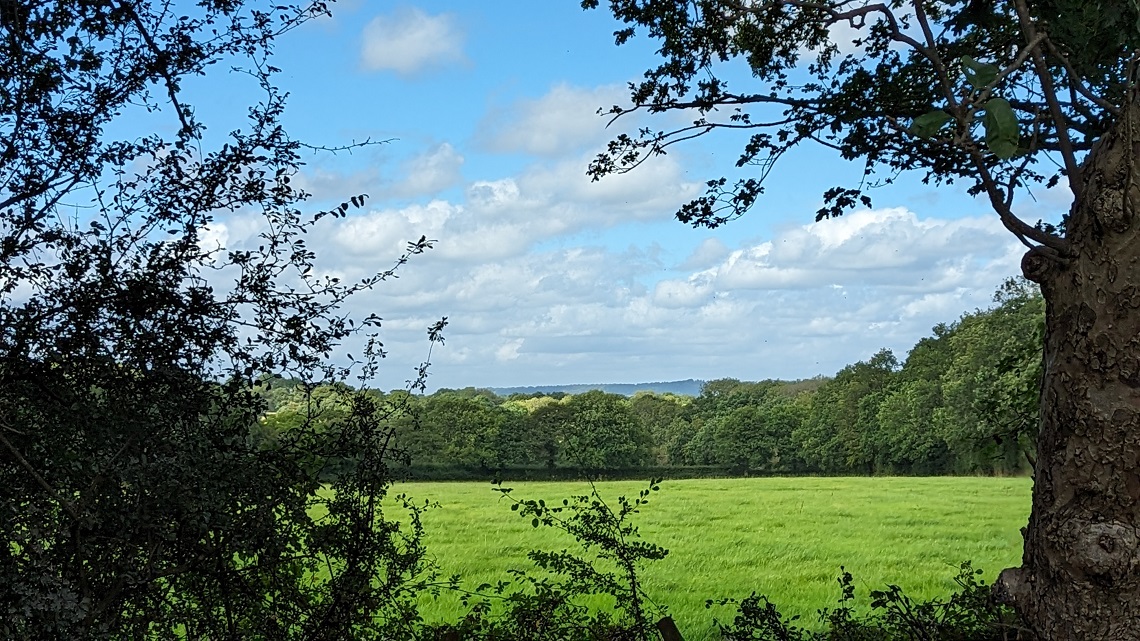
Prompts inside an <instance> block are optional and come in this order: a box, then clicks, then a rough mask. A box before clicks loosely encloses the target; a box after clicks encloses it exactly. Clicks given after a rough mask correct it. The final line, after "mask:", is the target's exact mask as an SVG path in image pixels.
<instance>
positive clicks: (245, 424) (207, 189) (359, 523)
mask: <svg viewBox="0 0 1140 641" xmlns="http://www.w3.org/2000/svg"><path fill="white" fill-rule="evenodd" d="M179 11H185V12H186V13H185V14H184V15H180V13H176V12H173V11H172V10H171V9H170V7H169V6H168V5H167V4H166V3H160V2H148V1H145V0H125V1H123V0H84V1H70V0H67V1H65V0H58V1H56V0H26V1H19V2H13V1H10V0H9V1H4V2H0V59H3V61H4V62H3V65H0V505H2V506H3V507H2V508H0V540H2V541H3V543H2V544H0V637H3V638H5V639H37V640H38V639H145V638H162V639H168V638H193V639H207V638H208V639H343V638H354V639H369V638H394V636H399V635H400V634H401V633H402V632H401V631H406V630H410V629H411V626H412V624H413V623H414V621H415V619H416V613H415V609H414V595H415V592H416V586H417V585H418V583H419V582H420V579H421V577H422V576H423V575H425V572H426V571H427V570H428V566H427V564H426V563H425V562H424V560H423V550H422V547H421V546H420V542H419V534H420V528H419V521H418V509H417V508H413V507H410V506H409V509H410V510H411V517H410V519H405V525H402V526H401V525H398V524H397V523H396V521H393V520H390V519H387V518H386V517H385V516H384V514H383V511H382V510H381V500H382V499H383V498H384V497H385V494H386V492H387V489H388V484H389V471H388V465H389V463H388V461H389V459H390V457H391V454H392V429H391V422H392V421H393V420H394V419H395V418H396V417H398V416H399V415H400V414H401V413H402V412H403V408H402V407H401V406H400V405H399V404H398V403H391V402H388V401H387V400H383V399H376V398H374V397H372V396H369V395H367V394H364V393H360V392H355V391H353V390H352V389H350V388H347V387H344V386H339V387H338V386H335V385H334V386H332V387H328V388H327V389H329V390H331V392H329V393H328V395H329V396H334V397H336V402H337V404H338V406H339V407H340V408H341V411H340V413H339V415H338V416H337V417H336V418H335V420H318V417H317V416H316V413H310V414H309V415H308V416H306V417H304V418H303V419H302V420H300V421H298V423H297V424H296V425H294V426H293V429H290V430H277V431H274V432H273V433H272V434H271V435H270V434H267V433H266V432H265V430H264V429H263V428H262V427H261V425H260V421H261V419H262V417H263V415H264V413H265V410H266V403H265V400H264V397H263V395H262V394H260V393H259V392H258V390H257V387H258V385H259V384H261V383H260V382H261V381H264V380H272V378H266V377H270V376H271V375H285V376H287V377H289V378H292V379H296V380H297V381H300V384H299V385H298V386H297V389H298V392H299V393H300V394H301V395H302V396H303V397H305V398H306V399H308V400H307V402H309V404H310V406H314V407H315V405H313V403H311V401H312V396H311V392H312V390H313V389H315V385H316V384H317V383H318V382H322V381H324V382H336V381H340V380H342V379H344V377H345V376H347V375H348V374H349V368H347V367H344V368H341V367H334V366H331V365H329V364H328V363H329V362H330V356H332V355H333V354H334V353H335V352H336V350H337V349H338V348H339V347H340V346H341V345H342V344H343V342H344V341H345V340H346V339H348V338H349V337H350V336H352V335H354V334H361V335H362V342H363V343H365V345H366V346H365V349H364V352H363V353H362V354H361V356H360V358H359V359H358V360H357V361H356V362H354V363H353V365H355V366H356V371H357V372H359V373H361V374H362V375H363V376H365V378H364V379H362V380H367V376H368V375H370V374H371V373H372V372H373V371H374V370H375V368H376V367H377V360H378V359H379V358H380V357H381V356H382V350H381V349H380V344H379V343H378V342H377V340H376V336H375V331H376V328H377V327H378V322H379V319H377V318H374V317H373V318H368V319H356V320H354V319H350V318H348V317H347V316H346V315H344V314H343V313H342V312H341V311H340V306H341V304H342V303H343V302H344V301H345V300H346V298H347V297H349V296H351V295H352V294H354V293H356V292H359V291H362V290H366V289H369V288H371V287H373V286H375V285H377V284H379V283H380V282H382V281H383V280H385V279H386V278H388V277H390V276H391V275H392V274H393V272H392V271H388V272H383V273H378V274H375V275H373V276H372V277H370V278H367V279H365V280H363V281H360V282H354V283H342V282H339V281H337V280H336V279H332V278H319V277H317V276H315V275H314V274H313V271H312V268H313V264H314V260H315V258H316V257H315V255H314V254H313V252H311V251H310V250H309V249H308V248H307V247H306V245H305V239H304V236H305V233H306V232H307V231H308V230H309V229H310V228H311V227H312V226H313V225H315V224H319V222H318V221H320V219H322V218H325V217H340V216H343V215H344V214H345V213H346V212H347V211H348V210H350V209H352V208H356V207H361V206H363V203H364V200H365V196H363V195H358V196H353V197H351V198H349V199H348V200H347V201H346V202H345V203H343V204H341V205H339V206H336V207H333V208H332V209H329V210H326V211H321V212H317V211H313V212H311V213H309V214H305V213H303V211H302V208H303V207H304V206H305V200H306V198H307V195H306V194H305V193H303V192H302V191H300V190H298V189H297V188H295V187H293V186H292V183H291V179H292V178H293V177H295V176H296V174H297V172H298V171H299V168H300V165H301V161H300V154H301V152H302V150H304V149H305V146H304V145H303V144H302V143H301V142H299V141H296V140H294V139H292V138H291V137H290V136H289V135H288V133H287V132H286V131H285V130H284V129H283V128H282V126H281V117H282V114H283V110H284V108H285V101H284V96H283V95H282V94H281V92H280V91H278V89H277V88H276V86H275V84H274V75H275V74H276V73H277V70H276V69H275V68H274V67H273V66H272V65H271V63H270V53H271V51H272V46H273V42H274V40H275V39H276V38H278V37H279V36H281V35H282V34H284V33H286V32H288V31H290V30H292V29H294V28H296V27H297V26H299V25H301V24H302V23H304V22H305V21H307V20H310V19H312V18H314V17H316V16H319V15H322V14H325V13H327V9H326V6H325V3H323V2H312V3H303V4H281V5H274V4H269V3H260V2H242V1H232V0H225V1H222V0H204V1H202V2H198V3H191V4H188V5H186V6H184V7H180V9H179ZM220 62H225V63H226V64H230V65H234V66H235V67H236V68H237V70H238V71H239V72H241V73H242V74H245V75H244V77H247V78H248V80H249V89H250V90H251V91H253V92H259V93H260V96H259V98H258V99H256V100H255V101H253V103H252V104H251V105H250V106H249V108H248V112H247V113H246V117H245V122H244V124H242V125H240V126H238V127H237V128H235V129H234V130H233V131H231V132H230V133H229V134H228V135H225V136H220V135H213V136H208V135H207V131H206V127H205V124H204V123H201V122H199V121H197V120H196V119H195V116H194V109H193V106H192V105H191V104H189V102H188V101H187V98H185V97H184V94H183V91H182V85H183V84H184V83H185V81H186V80H187V79H189V78H192V77H195V76H198V75H202V74H206V73H208V72H209V71H210V70H211V68H212V67H213V66H214V65H216V64H218V63H220ZM239 77H243V76H240V74H239ZM156 131H171V132H173V133H172V134H170V135H167V136H164V135H162V134H160V133H154V132H156ZM234 213H241V214H246V215H249V214H254V215H260V216H261V217H262V222H263V225H262V231H261V234H260V237H259V238H258V240H257V241H256V242H255V243H254V244H253V246H251V247H245V248H229V249H224V248H219V247H211V246H210V243H208V242H207V238H208V235H209V232H210V230H211V225H214V224H216V223H219V222H221V221H224V220H225V217H226V216H228V215H230V214H234ZM429 247H430V243H429V242H428V241H427V240H426V239H421V240H420V241H419V242H416V243H412V244H411V245H410V246H409V247H408V249H407V253H406V254H405V256H404V258H402V259H400V261H399V263H398V264H397V265H396V267H398V266H399V265H401V264H403V263H404V262H405V261H406V260H407V259H408V258H410V257H411V256H413V255H415V254H418V253H421V252H423V251H424V250H426V249H428V248H429ZM441 329H442V322H441V323H440V324H439V325H437V326H435V327H433V328H432V329H431V330H429V338H430V339H431V340H433V341H435V340H439V339H440V335H439V331H440V330H441ZM422 374H423V372H421V381H420V382H421V383H422ZM270 436H271V437H272V438H269V437H270ZM345 460H350V461H351V465H349V466H348V467H346V468H345V469H344V470H342V473H341V474H339V475H338V476H337V479H336V481H335V482H334V483H333V484H332V485H331V486H329V487H322V479H324V478H325V476H326V471H327V467H328V466H329V465H330V464H331V463H333V462H337V461H345ZM403 511H404V510H401V512H403Z"/></svg>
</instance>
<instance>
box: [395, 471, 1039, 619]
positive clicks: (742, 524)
mask: <svg viewBox="0 0 1140 641" xmlns="http://www.w3.org/2000/svg"><path fill="white" fill-rule="evenodd" d="M646 485H647V484H646V483H644V482H638V481H622V482H606V483H600V484H599V489H600V491H601V493H602V495H603V497H605V498H606V499H607V500H609V499H610V498H612V497H617V496H619V495H622V494H624V495H626V496H630V497H634V496H636V495H637V492H638V491H639V490H640V489H642V488H644V487H646ZM507 486H508V487H512V488H514V490H515V491H514V494H515V496H517V497H518V498H533V499H539V498H541V499H545V500H546V501H547V502H548V503H549V502H551V501H558V502H560V501H561V499H562V498H564V497H567V496H571V495H576V494H582V493H587V492H588V491H589V488H588V486H587V484H585V483H508V484H507ZM1030 489H1031V482H1030V480H1029V479H1027V478H979V477H940V478H898V477H890V478H885V477H878V478H750V479H694V480H678V481H665V482H663V483H662V484H661V491H660V492H657V493H654V494H653V495H652V496H651V500H650V504H649V505H648V506H646V508H645V509H644V510H643V511H642V513H641V514H640V515H639V517H638V519H637V521H636V522H637V523H638V524H639V525H640V528H641V534H642V536H643V537H644V538H645V539H647V540H649V541H652V542H654V543H657V544H659V545H662V546H664V547H666V548H668V549H669V556H668V557H667V558H666V559H664V560H663V561H659V562H657V563H655V564H651V565H649V566H648V568H647V569H646V571H645V574H644V576H643V579H644V582H645V587H646V590H647V591H648V593H649V595H650V596H651V597H652V598H653V600H654V601H656V602H657V603H659V604H666V605H668V607H669V611H670V613H671V614H672V616H673V617H674V618H675V619H676V620H677V622H678V624H679V626H680V628H681V631H682V633H684V635H685V638H686V640H689V641H692V640H697V639H706V638H707V639H713V638H716V636H717V635H716V634H715V631H714V628H713V617H714V616H718V614H719V616H720V617H721V618H722V619H727V618H730V617H731V612H730V611H728V610H725V609H717V608H714V609H712V610H709V609H706V608H705V601H706V600H707V599H717V598H722V597H744V596H747V595H748V594H749V593H751V592H752V591H754V590H755V591H757V592H759V593H761V594H767V595H768V596H769V597H770V598H771V599H772V600H773V602H775V603H776V604H777V605H778V606H780V608H781V610H782V611H783V612H785V613H787V614H800V615H801V616H802V618H803V620H804V621H807V622H809V623H811V622H814V621H815V618H816V615H815V612H816V610H817V609H819V608H820V607H829V606H831V605H832V604H834V603H835V601H836V599H837V598H838V597H839V586H838V583H837V582H836V578H837V577H838V576H839V574H840V566H844V567H846V569H847V570H848V571H849V572H851V573H852V574H853V575H854V577H855V585H856V588H857V590H858V594H859V596H860V597H861V598H862V599H863V600H864V602H865V601H866V596H867V592H868V591H869V590H871V589H878V588H881V587H883V586H885V585H886V584H888V583H894V584H897V585H900V586H902V587H903V588H904V589H905V590H906V591H907V593H908V594H909V595H911V596H914V597H920V598H928V597H935V596H939V595H944V594H946V593H948V592H949V591H950V590H951V588H952V587H953V581H952V578H953V577H954V576H955V575H956V574H957V571H958V565H959V564H960V563H961V562H962V561H965V560H971V561H973V563H974V567H975V568H981V569H983V570H985V574H984V578H985V579H986V581H987V582H990V581H992V580H993V579H994V578H995V577H996V576H997V573H998V572H999V571H1001V569H1002V568H1005V567H1009V566H1010V565H1015V564H1017V563H1018V561H1019V558H1020V555H1021V535H1020V532H1019V529H1020V528H1021V527H1022V526H1024V525H1025V522H1026V519H1027V517H1028V514H1029V506H1030ZM395 491H396V492H399V493H406V494H408V495H410V496H412V497H414V498H415V499H417V500H419V501H422V500H424V499H430V500H432V501H436V502H438V503H439V505H440V508H439V509H434V510H430V511H429V512H428V513H427V514H426V515H425V518H424V522H425V526H426V530H427V538H428V550H429V552H430V554H432V555H433V556H434V557H435V559H436V560H437V562H438V563H439V565H440V568H441V570H442V571H443V573H444V575H450V574H460V575H462V577H463V581H464V585H465V586H466V587H474V586H475V585H478V584H479V583H482V582H484V581H486V582H495V581H497V580H501V579H506V578H507V575H506V570H507V569H509V568H529V567H530V564H529V562H528V560H527V559H526V553H527V551H529V550H532V549H547V550H561V549H563V548H566V547H570V546H572V545H573V542H572V541H571V540H569V539H568V537H566V536H565V535H563V534H562V533H560V532H557V531H554V530H550V529H545V528H539V529H537V530H536V529H534V528H532V527H531V524H530V519H529V518H527V519H522V518H519V516H518V515H517V514H516V513H514V512H511V511H510V508H509V503H508V502H507V501H505V500H501V499H500V498H499V495H498V493H496V492H494V491H492V489H491V486H490V485H489V484H487V483H401V484H399V485H398V486H397V487H396V488H395ZM461 612H462V610H461V608H460V607H459V603H458V599H455V598H450V597H445V598H441V599H440V600H439V601H436V602H432V601H430V599H426V600H425V609H424V613H425V615H426V616H427V617H428V618H429V619H436V618H445V619H450V620H455V619H456V618H458V616H460V613H461Z"/></svg>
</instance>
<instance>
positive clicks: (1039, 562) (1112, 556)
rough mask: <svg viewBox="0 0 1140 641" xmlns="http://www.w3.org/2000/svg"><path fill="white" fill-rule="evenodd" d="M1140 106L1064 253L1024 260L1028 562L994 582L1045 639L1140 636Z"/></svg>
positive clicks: (1090, 175) (1103, 149)
mask: <svg viewBox="0 0 1140 641" xmlns="http://www.w3.org/2000/svg"><path fill="white" fill-rule="evenodd" d="M1137 141H1140V105H1133V106H1130V107H1129V108H1127V115H1126V116H1125V117H1122V118H1121V119H1120V121H1119V123H1118V124H1117V125H1116V126H1115V128H1114V129H1113V130H1112V131H1111V132H1110V133H1109V134H1108V135H1106V136H1104V137H1103V138H1102V140H1101V141H1100V142H1099V143H1098V145H1097V146H1096V147H1095V148H1094V150H1093V151H1092V152H1091V154H1090V155H1089V157H1088V158H1087V160H1086V162H1085V163H1084V165H1083V171H1082V184H1083V193H1082V194H1081V198H1080V200H1079V201H1078V202H1076V203H1075V204H1074V206H1073V209H1072V211H1071V214H1070V218H1069V221H1068V231H1067V234H1066V235H1067V238H1068V239H1069V241H1070V242H1071V251H1070V252H1068V253H1069V255H1068V256H1066V257H1063V258H1062V259H1060V260H1057V259H1054V258H1050V257H1048V256H1046V255H1045V252H1042V251H1039V250H1034V251H1030V252H1029V253H1028V254H1027V255H1026V257H1025V259H1024V260H1023V262H1022V267H1023V270H1024V271H1025V274H1026V276H1027V277H1028V278H1030V279H1032V280H1035V281H1037V282H1038V283H1039V284H1040V285H1041V289H1042V292H1043V294H1044V296H1045V301H1046V313H1045V354H1044V358H1045V361H1044V365H1045V367H1044V380H1043V381H1042V388H1041V426H1040V435H1039V438H1038V445H1037V465H1036V469H1035V480H1034V485H1033V513H1032V516H1031V517H1030V519H1029V525H1028V528H1027V529H1026V530H1025V553H1024V557H1023V560H1022V567H1021V568H1016V569H1009V570H1006V571H1004V572H1003V573H1002V575H1001V578H1000V579H999V581H998V584H997V591H998V593H999V595H1002V596H1003V597H1004V598H1005V599H1006V600H1007V601H1008V602H1009V603H1011V604H1012V605H1013V606H1014V607H1015V608H1016V609H1017V610H1018V612H1020V613H1021V615H1022V616H1023V617H1024V618H1025V619H1026V621H1027V622H1028V624H1029V625H1030V626H1031V628H1032V629H1033V632H1034V633H1035V634H1036V636H1037V637H1038V638H1039V639H1042V640H1050V641H1053V640H1064V641H1070V640H1080V641H1096V640H1105V639H1113V640H1130V641H1131V640H1137V639H1140V221H1138V218H1140V216H1137V213H1138V207H1140V143H1138V142H1137Z"/></svg>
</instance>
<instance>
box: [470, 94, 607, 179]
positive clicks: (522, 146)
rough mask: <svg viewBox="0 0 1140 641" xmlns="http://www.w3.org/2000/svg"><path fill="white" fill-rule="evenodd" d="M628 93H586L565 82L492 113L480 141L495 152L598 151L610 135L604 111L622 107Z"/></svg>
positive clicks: (481, 129)
mask: <svg viewBox="0 0 1140 641" xmlns="http://www.w3.org/2000/svg"><path fill="white" fill-rule="evenodd" d="M626 94H627V91H626V90H625V89H624V88H622V87H620V86H618V85H604V86H601V87H595V88H592V89H586V88H582V87H574V86H571V85H568V84H565V83H561V84H558V85H555V86H554V87H553V88H552V89H551V90H550V91H549V92H548V93H547V94H546V95H544V96H542V97H541V98H537V99H524V100H519V101H518V102H516V103H515V104H513V105H511V106H509V107H506V108H500V109H494V110H492V111H490V112H489V113H488V114H487V115H486V116H485V117H484V118H483V122H482V123H481V124H480V125H479V132H480V133H479V134H478V136H477V141H478V142H479V143H480V144H481V145H483V146H484V147H486V148H488V149H490V150H492V151H498V152H524V153H529V154H535V155H539V156H555V155H560V154H566V153H569V152H575V151H581V150H582V149H586V148H596V147H597V146H598V145H599V144H600V143H602V142H604V141H605V139H606V138H607V137H608V136H609V135H610V134H609V133H608V132H607V131H606V123H607V122H609V118H608V117H607V116H600V115H598V109H599V108H601V109H603V110H607V109H608V108H609V107H610V106H611V105H614V104H618V103H621V102H622V101H623V100H626V99H628V96H627V95H626ZM583 166H584V165H583Z"/></svg>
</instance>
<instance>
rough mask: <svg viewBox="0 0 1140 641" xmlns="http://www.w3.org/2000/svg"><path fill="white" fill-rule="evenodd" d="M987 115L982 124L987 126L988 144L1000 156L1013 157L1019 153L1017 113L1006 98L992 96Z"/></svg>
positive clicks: (987, 106) (987, 105)
mask: <svg viewBox="0 0 1140 641" xmlns="http://www.w3.org/2000/svg"><path fill="white" fill-rule="evenodd" d="M985 110H986V116H985V119H984V120H983V121H982V124H983V125H984V126H985V128H986V146H987V147H989V149H990V151H992V152H994V155H996V156H997V157H998V158H1003V159H1004V158H1012V157H1013V156H1015V155H1017V140H1018V136H1019V133H1018V128H1017V115H1016V114H1014V113H1013V107H1011V106H1009V102H1008V101H1007V100H1006V99H1005V98H991V99H990V100H989V101H987V102H986V106H985Z"/></svg>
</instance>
